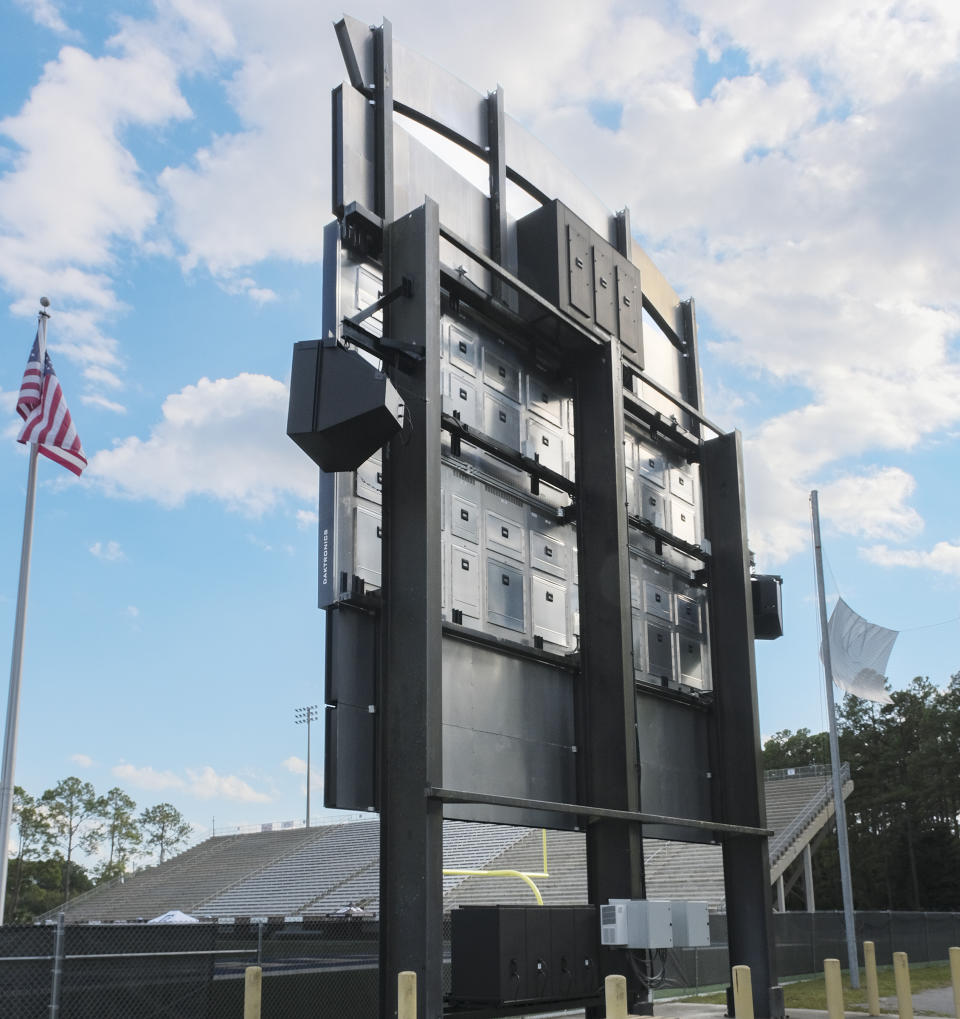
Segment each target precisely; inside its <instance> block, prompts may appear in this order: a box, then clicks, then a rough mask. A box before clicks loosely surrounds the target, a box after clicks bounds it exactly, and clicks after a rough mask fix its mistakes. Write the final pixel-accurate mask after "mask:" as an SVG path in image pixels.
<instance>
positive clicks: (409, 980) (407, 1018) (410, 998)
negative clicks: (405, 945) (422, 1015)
mask: <svg viewBox="0 0 960 1019" xmlns="http://www.w3.org/2000/svg"><path fill="white" fill-rule="evenodd" d="M397 1019H417V974H416V973H414V972H413V970H410V969H405V970H404V971H403V972H402V973H398V974H397Z"/></svg>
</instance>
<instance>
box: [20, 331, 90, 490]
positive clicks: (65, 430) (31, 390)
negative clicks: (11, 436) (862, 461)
mask: <svg viewBox="0 0 960 1019" xmlns="http://www.w3.org/2000/svg"><path fill="white" fill-rule="evenodd" d="M17 413H18V414H19V415H20V417H22V418H23V428H22V430H21V432H20V435H19V436H18V437H17V442H23V443H27V442H35V443H37V451H38V452H40V453H43V455H44V456H46V457H49V458H50V459H51V460H54V461H56V462H57V463H58V464H60V465H61V466H63V467H66V468H67V470H68V471H73V473H74V474H82V473H83V468H84V467H86V466H87V458H86V457H85V456H84V455H83V447H82V446H81V445H80V436H79V435H77V430H76V428H74V427H73V419H72V418H71V417H70V411H69V410H68V409H67V401H66V400H65V399H64V396H63V390H62V389H61V388H60V380H59V379H58V378H57V376H56V373H55V372H54V370H53V362H52V361H51V360H50V355H49V354H48V353H47V352H46V351H44V357H43V370H42V371H41V369H40V328H38V329H37V338H36V339H35V340H34V341H33V348H32V349H31V351H30V358H29V360H28V361H27V370H26V371H25V372H24V373H23V382H21V383H20V396H19V399H18V400H17Z"/></svg>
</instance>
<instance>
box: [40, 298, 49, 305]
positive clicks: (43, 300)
mask: <svg viewBox="0 0 960 1019" xmlns="http://www.w3.org/2000/svg"><path fill="white" fill-rule="evenodd" d="M40 307H41V308H49V307H50V301H49V299H48V298H46V297H41V298H40Z"/></svg>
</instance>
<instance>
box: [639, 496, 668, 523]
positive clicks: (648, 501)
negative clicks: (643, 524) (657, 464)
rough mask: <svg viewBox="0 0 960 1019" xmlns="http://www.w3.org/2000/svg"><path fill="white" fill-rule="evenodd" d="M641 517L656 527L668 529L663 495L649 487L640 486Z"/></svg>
mask: <svg viewBox="0 0 960 1019" xmlns="http://www.w3.org/2000/svg"><path fill="white" fill-rule="evenodd" d="M640 516H641V517H642V518H643V519H644V520H649V521H650V523H651V524H653V525H654V526H655V527H660V528H662V529H666V526H667V520H666V509H665V506H664V501H663V493H662V492H658V491H656V489H653V488H649V487H648V486H647V485H641V486H640Z"/></svg>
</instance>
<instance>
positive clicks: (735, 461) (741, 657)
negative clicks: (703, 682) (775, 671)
mask: <svg viewBox="0 0 960 1019" xmlns="http://www.w3.org/2000/svg"><path fill="white" fill-rule="evenodd" d="M702 448H703V459H702V467H703V489H704V524H705V527H704V530H705V532H706V536H707V537H708V538H709V539H710V542H711V545H712V549H713V557H712V560H711V565H710V593H709V608H710V642H711V645H712V649H713V686H714V696H715V701H714V711H713V722H714V729H713V734H712V735H713V755H714V765H713V769H712V771H713V775H714V789H715V794H716V801H717V808H718V811H719V819H720V820H722V821H725V822H728V823H732V824H742V825H749V826H750V827H754V828H766V827H767V822H766V805H765V802H764V799H763V774H762V771H761V758H760V717H759V711H758V707H757V678H756V663H755V660H754V648H753V600H752V596H751V592H750V552H749V549H748V547H747V514H746V498H745V495H744V486H743V458H742V452H741V441H740V433H739V432H732V433H730V434H729V435H721V436H720V437H719V438H716V439H711V440H709V441H708V442H705V443H704V444H703V447H702ZM767 841H768V840H767V837H766V836H752V835H737V836H728V837H726V838H725V839H724V842H723V881H724V888H725V891H726V899H727V932H728V939H729V946H730V948H729V953H730V965H731V966H738V965H746V966H749V967H750V971H751V974H752V978H753V979H752V983H753V1008H754V1014H755V1015H756V1016H757V1017H758V1019H779V1017H782V1016H783V1014H784V1012H783V993H782V990H781V989H780V988H779V987H778V986H777V975H776V957H775V954H774V942H773V920H772V910H773V904H772V896H771V890H770V857H769V850H768V846H767Z"/></svg>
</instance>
